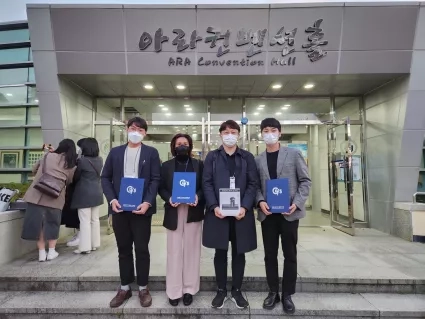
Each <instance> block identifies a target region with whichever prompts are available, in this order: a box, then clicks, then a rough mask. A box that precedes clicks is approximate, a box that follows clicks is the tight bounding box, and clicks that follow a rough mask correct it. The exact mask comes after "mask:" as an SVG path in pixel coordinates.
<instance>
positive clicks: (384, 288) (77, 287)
mask: <svg viewBox="0 0 425 319" xmlns="http://www.w3.org/2000/svg"><path fill="white" fill-rule="evenodd" d="M47 274H48V273H47ZM119 283H120V279H119V277H118V276H72V275H69V274H68V276H66V275H64V276H61V275H60V274H59V275H58V274H56V275H54V276H47V275H46V276H37V277H34V276H31V275H29V276H24V275H21V276H19V277H17V276H7V275H6V276H0V291H112V290H115V289H116V288H117V287H118V286H119ZM228 283H231V278H230V277H229V279H228ZM149 287H150V289H151V290H152V291H164V290H165V276H152V277H150V281H149ZM216 287H217V286H216V283H215V277H213V276H203V277H201V291H215V290H216ZM134 288H135V289H137V287H136V286H134ZM229 289H230V287H229ZM243 289H244V290H245V291H252V292H266V291H268V286H267V281H266V278H265V277H250V276H248V277H245V279H244V284H243ZM297 291H298V292H304V293H401V294H425V280H416V279H415V280H413V279H370V278H349V277H348V278H308V277H302V278H301V277H298V283H297Z"/></svg>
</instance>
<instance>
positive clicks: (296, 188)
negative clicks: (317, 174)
mask: <svg viewBox="0 0 425 319" xmlns="http://www.w3.org/2000/svg"><path fill="white" fill-rule="evenodd" d="M255 162H256V163H257V170H258V174H259V176H260V181H261V189H259V190H258V191H257V204H258V203H259V202H260V201H265V200H266V199H265V195H266V181H267V180H269V179H270V175H269V168H268V166H267V153H266V152H263V153H261V154H260V155H258V156H257V157H256V158H255ZM277 178H288V179H289V191H290V196H291V204H295V205H296V206H297V210H296V211H295V212H294V213H293V214H292V215H289V216H285V218H286V220H288V221H295V220H299V219H301V218H303V217H305V202H306V200H307V198H308V194H309V192H310V186H311V180H310V177H309V176H308V168H307V164H306V163H305V161H304V158H303V156H302V154H301V152H300V151H299V150H297V149H294V148H289V147H284V146H283V147H281V148H280V150H279V155H278V158H277ZM265 219H266V215H265V214H264V213H263V212H262V211H261V209H258V220H259V221H260V222H262V221H263V220H265Z"/></svg>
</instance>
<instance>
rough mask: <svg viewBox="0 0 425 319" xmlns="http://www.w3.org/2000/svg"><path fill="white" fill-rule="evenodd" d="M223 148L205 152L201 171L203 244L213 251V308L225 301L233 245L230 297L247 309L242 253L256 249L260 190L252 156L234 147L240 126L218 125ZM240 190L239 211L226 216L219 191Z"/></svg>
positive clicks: (238, 305)
mask: <svg viewBox="0 0 425 319" xmlns="http://www.w3.org/2000/svg"><path fill="white" fill-rule="evenodd" d="M219 131H220V136H221V139H222V141H223V146H221V147H220V148H219V149H218V150H215V151H212V152H210V153H208V155H207V157H206V159H205V164H204V172H203V186H204V196H205V200H206V204H207V211H206V213H205V221H204V231H203V245H204V246H205V247H208V248H214V249H215V256H214V267H215V274H216V280H217V286H218V292H217V295H216V297H215V298H214V300H213V301H212V307H213V308H219V309H221V308H222V307H223V306H224V303H225V301H226V300H227V250H228V248H229V241H230V242H231V243H232V275H233V282H232V295H231V299H232V301H233V302H234V303H235V304H236V306H237V307H238V308H239V309H244V308H247V307H248V306H249V304H248V302H247V301H246V300H245V298H244V297H243V295H242V293H241V286H242V281H243V276H244V271H245V253H247V252H250V251H253V250H255V249H256V248H257V235H256V229H255V217H254V211H253V206H254V203H255V196H256V193H257V190H258V188H259V184H258V180H259V178H258V173H257V167H256V164H255V159H254V156H253V155H252V154H251V153H249V152H247V151H245V150H242V149H240V148H238V146H237V141H238V139H239V134H240V126H239V125H238V124H237V123H236V122H235V121H233V120H228V121H226V122H224V123H223V124H221V126H220V129H219ZM229 188H231V189H232V188H234V189H239V191H240V210H239V213H238V215H237V216H235V217H230V216H229V217H225V216H224V215H223V212H222V211H221V210H220V203H219V198H220V197H219V192H220V189H229Z"/></svg>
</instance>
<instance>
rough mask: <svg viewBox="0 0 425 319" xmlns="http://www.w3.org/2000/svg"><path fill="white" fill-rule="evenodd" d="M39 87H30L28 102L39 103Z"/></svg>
mask: <svg viewBox="0 0 425 319" xmlns="http://www.w3.org/2000/svg"><path fill="white" fill-rule="evenodd" d="M37 102H38V100H37V89H36V88H35V87H33V86H29V87H28V103H37Z"/></svg>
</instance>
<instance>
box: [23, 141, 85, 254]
mask: <svg viewBox="0 0 425 319" xmlns="http://www.w3.org/2000/svg"><path fill="white" fill-rule="evenodd" d="M76 162H77V152H76V148H75V143H74V141H73V140H70V139H64V140H62V141H61V142H60V143H59V146H58V148H57V149H56V150H54V151H52V152H49V153H47V154H46V155H45V156H44V157H43V158H42V159H41V160H40V161H38V162H37V163H36V164H35V165H34V167H33V173H35V177H34V180H33V182H32V184H31V186H30V187H29V188H28V190H27V192H26V194H25V196H24V201H25V202H27V210H26V212H25V218H24V225H23V229H22V236H21V237H22V239H25V240H34V241H37V247H38V251H39V254H38V255H39V258H38V260H39V261H46V260H53V259H55V258H56V257H58V256H59V253H58V252H57V251H56V249H55V248H56V241H57V239H58V237H59V229H60V224H61V215H62V208H63V205H64V203H65V191H66V187H67V185H69V184H70V183H71V181H72V178H73V176H74V172H75V169H76ZM46 241H47V242H48V245H49V252H48V253H46Z"/></svg>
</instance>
